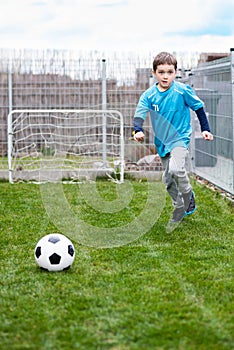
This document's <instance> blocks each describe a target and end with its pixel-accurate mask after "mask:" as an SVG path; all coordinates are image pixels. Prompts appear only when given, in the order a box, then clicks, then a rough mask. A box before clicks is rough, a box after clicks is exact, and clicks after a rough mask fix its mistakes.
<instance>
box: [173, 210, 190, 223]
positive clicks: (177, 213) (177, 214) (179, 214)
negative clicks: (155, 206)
mask: <svg viewBox="0 0 234 350" xmlns="http://www.w3.org/2000/svg"><path fill="white" fill-rule="evenodd" d="M185 215H186V214H185V211H184V207H180V208H175V210H174V211H173V215H172V218H171V220H170V224H174V223H177V222H180V221H182V220H183V218H184V217H185Z"/></svg>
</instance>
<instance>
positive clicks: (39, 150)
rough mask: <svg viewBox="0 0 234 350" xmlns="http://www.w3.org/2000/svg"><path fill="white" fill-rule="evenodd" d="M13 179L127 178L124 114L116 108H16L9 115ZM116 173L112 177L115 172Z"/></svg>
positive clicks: (9, 160) (9, 156)
mask: <svg viewBox="0 0 234 350" xmlns="http://www.w3.org/2000/svg"><path fill="white" fill-rule="evenodd" d="M8 164H9V181H10V182H14V181H19V180H34V181H39V182H43V181H56V180H62V179H64V180H65V179H66V180H68V179H70V180H72V181H75V180H76V181H78V180H79V181H84V180H87V179H88V180H89V179H95V178H96V177H97V176H103V175H109V176H112V175H113V174H114V176H116V178H117V179H118V180H119V181H120V182H123V178H124V138H123V117H122V114H121V113H120V112H119V111H114V110H108V111H105V110H15V111H12V112H11V113H10V114H9V116H8ZM112 177H113V176H112Z"/></svg>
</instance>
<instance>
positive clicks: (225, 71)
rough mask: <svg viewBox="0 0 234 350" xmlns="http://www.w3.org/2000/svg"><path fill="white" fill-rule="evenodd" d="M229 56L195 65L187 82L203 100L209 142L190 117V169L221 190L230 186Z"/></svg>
mask: <svg viewBox="0 0 234 350" xmlns="http://www.w3.org/2000/svg"><path fill="white" fill-rule="evenodd" d="M233 56H234V52H233V50H231V54H230V56H228V57H226V58H222V59H219V60H215V61H212V62H207V63H204V64H201V65H199V66H198V67H197V68H196V69H194V70H193V75H191V76H190V78H189V84H190V85H191V86H192V87H193V88H194V89H195V91H196V93H197V94H198V96H199V97H200V98H201V99H202V100H203V101H204V103H205V108H206V112H207V116H208V119H209V123H210V127H211V130H212V133H213V134H214V141H213V142H205V141H204V140H203V139H202V138H201V135H200V132H199V131H198V130H199V129H198V127H197V123H196V119H194V127H193V129H194V131H195V132H194V133H193V140H192V160H193V171H194V172H195V173H196V174H197V175H200V176H201V177H203V178H205V179H207V180H209V181H210V182H212V183H214V184H215V185H217V186H219V187H221V188H223V189H224V190H226V191H228V192H230V193H232V194H233V193H234V189H233V130H234V128H233V120H234V118H233V82H234V79H233V77H234V75H233V71H232V70H233V69H234V66H233V62H234V59H233Z"/></svg>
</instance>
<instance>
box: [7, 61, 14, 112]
mask: <svg viewBox="0 0 234 350" xmlns="http://www.w3.org/2000/svg"><path fill="white" fill-rule="evenodd" d="M12 101H13V98H12V60H11V58H10V60H9V65H8V108H9V112H8V113H10V112H11V111H12V106H13V105H12V103H13V102H12Z"/></svg>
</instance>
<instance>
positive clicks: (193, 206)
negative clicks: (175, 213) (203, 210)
mask: <svg viewBox="0 0 234 350" xmlns="http://www.w3.org/2000/svg"><path fill="white" fill-rule="evenodd" d="M195 210H196V203H195V195H194V192H192V195H191V198H190V202H189V206H188V208H187V210H186V211H185V215H191V214H193V213H194V212H195Z"/></svg>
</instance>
